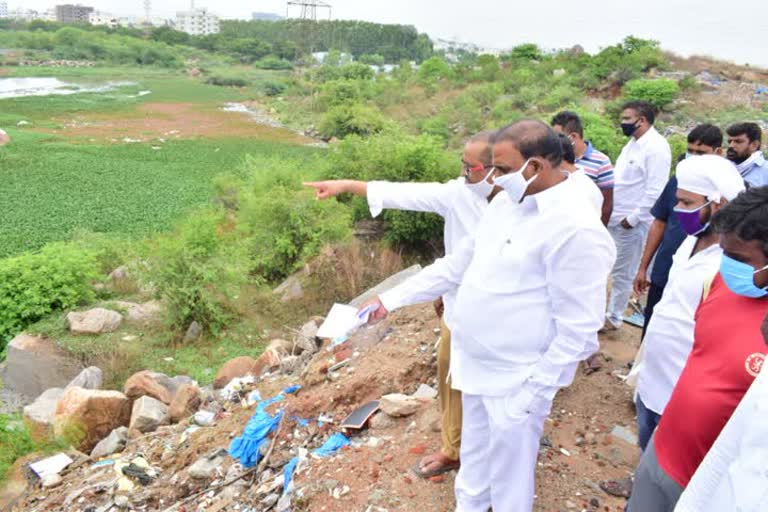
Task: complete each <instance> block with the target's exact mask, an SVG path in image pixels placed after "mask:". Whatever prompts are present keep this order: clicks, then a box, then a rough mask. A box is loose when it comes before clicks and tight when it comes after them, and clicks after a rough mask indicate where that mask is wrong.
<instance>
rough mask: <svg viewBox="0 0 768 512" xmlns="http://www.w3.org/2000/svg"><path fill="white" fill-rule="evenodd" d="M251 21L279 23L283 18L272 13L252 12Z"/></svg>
mask: <svg viewBox="0 0 768 512" xmlns="http://www.w3.org/2000/svg"><path fill="white" fill-rule="evenodd" d="M252 19H253V20H254V21H281V20H284V19H285V17H284V16H280V15H279V14H275V13H273V12H254V13H253V15H252Z"/></svg>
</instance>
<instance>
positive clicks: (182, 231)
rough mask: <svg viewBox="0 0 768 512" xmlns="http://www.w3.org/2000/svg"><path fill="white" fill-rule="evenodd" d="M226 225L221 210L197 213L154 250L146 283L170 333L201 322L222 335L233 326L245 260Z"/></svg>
mask: <svg viewBox="0 0 768 512" xmlns="http://www.w3.org/2000/svg"><path fill="white" fill-rule="evenodd" d="M224 220H225V219H224V217H223V214H222V213H221V212H220V211H217V210H203V211H200V212H196V213H193V214H191V215H190V216H188V217H187V218H186V219H185V220H184V221H182V222H181V223H180V224H179V226H178V227H177V228H176V230H175V231H174V232H173V233H171V234H169V235H166V236H164V237H161V238H159V239H158V240H157V241H156V242H155V244H154V247H152V248H151V252H150V256H149V270H148V276H147V277H148V279H149V280H150V281H151V282H152V283H153V284H154V286H155V289H156V291H157V294H158V295H159V296H160V297H161V298H162V300H163V301H164V303H165V304H166V307H167V312H168V313H167V314H168V323H169V327H170V328H171V329H173V330H174V331H176V332H177V333H182V332H183V331H184V329H186V328H187V327H188V326H189V324H190V323H192V322H193V321H197V322H198V323H199V324H200V325H201V326H203V328H204V329H206V330H207V331H208V332H210V333H213V334H218V333H219V332H220V331H221V329H222V328H223V327H225V326H226V325H227V324H228V323H229V322H230V321H231V320H232V317H233V312H234V307H233V305H232V304H233V302H234V300H235V299H236V296H237V293H238V291H239V286H240V285H241V284H243V283H244V281H245V279H246V276H247V260H246V258H245V253H244V251H243V247H242V246H241V245H240V244H238V242H237V237H236V236H234V234H232V233H231V229H230V230H229V231H230V232H228V231H227V229H226V227H227V226H226V224H225V223H224Z"/></svg>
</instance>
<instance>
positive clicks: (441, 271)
mask: <svg viewBox="0 0 768 512" xmlns="http://www.w3.org/2000/svg"><path fill="white" fill-rule="evenodd" d="M474 251H475V240H474V237H473V236H466V237H464V238H462V239H461V241H460V242H459V246H458V247H457V248H456V250H454V251H453V252H452V253H451V254H449V255H448V256H445V257H444V258H440V259H438V260H435V262H434V263H433V264H431V265H429V266H428V267H426V268H424V269H423V270H422V271H421V272H419V273H418V274H416V275H415V276H413V277H411V278H410V279H408V280H407V281H405V282H404V283H402V284H400V285H398V286H395V287H394V288H392V289H391V290H388V291H386V292H384V293H382V294H381V295H380V296H379V299H380V300H381V303H382V304H383V305H384V307H385V308H386V309H387V311H390V312H391V311H394V310H395V309H398V308H401V307H403V306H410V305H412V304H419V303H421V302H428V301H431V300H435V299H437V298H438V297H442V296H443V295H445V294H446V293H447V292H449V291H450V290H452V289H454V288H456V287H457V286H459V285H460V284H461V280H462V278H463V277H464V272H465V271H466V270H467V267H468V266H469V263H470V262H471V261H472V255H473V254H474Z"/></svg>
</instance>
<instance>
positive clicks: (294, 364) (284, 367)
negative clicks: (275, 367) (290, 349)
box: [280, 356, 303, 375]
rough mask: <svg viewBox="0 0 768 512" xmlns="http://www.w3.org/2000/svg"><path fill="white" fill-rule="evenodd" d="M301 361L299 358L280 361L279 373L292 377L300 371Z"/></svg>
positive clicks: (287, 358)
mask: <svg viewBox="0 0 768 512" xmlns="http://www.w3.org/2000/svg"><path fill="white" fill-rule="evenodd" d="M302 362H303V359H302V358H301V357H299V356H287V357H284V358H283V360H282V361H280V372H282V373H284V374H286V375H293V374H295V373H298V372H299V371H300V370H301V369H302Z"/></svg>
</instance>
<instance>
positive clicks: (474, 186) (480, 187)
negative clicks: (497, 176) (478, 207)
mask: <svg viewBox="0 0 768 512" xmlns="http://www.w3.org/2000/svg"><path fill="white" fill-rule="evenodd" d="M493 170H494V169H493V168H491V170H490V171H488V174H486V175H485V178H483V181H478V182H477V183H470V182H468V181H466V178H465V181H464V184H465V185H466V186H467V188H468V189H469V190H470V192H472V193H473V194H476V195H477V196H479V197H481V198H483V199H488V196H490V195H491V192H493V183H488V177H489V176H490V175H491V174H493Z"/></svg>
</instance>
